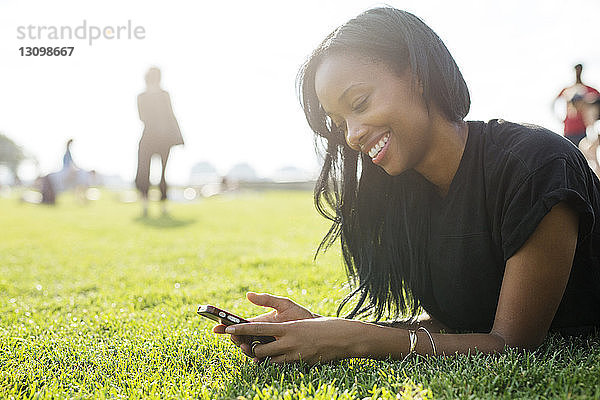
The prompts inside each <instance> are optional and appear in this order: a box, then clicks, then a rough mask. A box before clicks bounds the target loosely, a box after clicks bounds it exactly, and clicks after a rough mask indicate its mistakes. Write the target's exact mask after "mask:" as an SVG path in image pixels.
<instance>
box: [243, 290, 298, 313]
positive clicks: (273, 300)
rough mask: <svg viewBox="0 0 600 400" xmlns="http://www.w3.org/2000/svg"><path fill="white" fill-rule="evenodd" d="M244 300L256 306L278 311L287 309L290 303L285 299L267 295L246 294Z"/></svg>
mask: <svg viewBox="0 0 600 400" xmlns="http://www.w3.org/2000/svg"><path fill="white" fill-rule="evenodd" d="M246 298H247V299H248V300H250V302H252V303H254V304H256V305H257V306H262V307H270V308H274V309H276V310H278V311H282V309H285V308H287V307H289V306H290V304H291V303H292V301H291V300H290V299H288V298H287V297H280V296H273V295H272V294H268V293H254V292H248V293H246Z"/></svg>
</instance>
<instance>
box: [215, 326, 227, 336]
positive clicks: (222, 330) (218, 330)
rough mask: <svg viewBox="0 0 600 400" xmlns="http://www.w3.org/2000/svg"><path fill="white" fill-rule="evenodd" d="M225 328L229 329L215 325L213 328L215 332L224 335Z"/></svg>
mask: <svg viewBox="0 0 600 400" xmlns="http://www.w3.org/2000/svg"><path fill="white" fill-rule="evenodd" d="M225 328H227V327H226V326H225V325H223V324H219V325H215V326H214V327H213V332H214V333H219V334H223V333H225Z"/></svg>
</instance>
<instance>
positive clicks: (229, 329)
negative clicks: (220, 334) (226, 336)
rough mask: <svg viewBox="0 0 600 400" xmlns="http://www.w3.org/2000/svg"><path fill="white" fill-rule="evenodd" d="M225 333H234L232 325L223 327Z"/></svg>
mask: <svg viewBox="0 0 600 400" xmlns="http://www.w3.org/2000/svg"><path fill="white" fill-rule="evenodd" d="M225 333H235V328H234V327H233V326H228V327H227V328H225Z"/></svg>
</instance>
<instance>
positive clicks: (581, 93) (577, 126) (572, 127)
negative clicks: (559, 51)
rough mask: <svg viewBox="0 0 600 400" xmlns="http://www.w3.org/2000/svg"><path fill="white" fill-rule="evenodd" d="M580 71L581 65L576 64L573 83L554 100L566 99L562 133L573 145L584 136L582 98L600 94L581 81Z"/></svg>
mask: <svg viewBox="0 0 600 400" xmlns="http://www.w3.org/2000/svg"><path fill="white" fill-rule="evenodd" d="M582 71H583V65H581V64H577V65H576V66H575V83H574V84H573V85H571V86H569V87H566V88H564V89H563V90H561V91H560V93H559V94H558V96H557V97H556V100H558V99H562V100H564V101H566V107H567V110H566V115H565V119H564V124H565V127H564V135H565V137H566V138H567V139H569V140H570V141H571V142H573V144H575V146H578V145H579V142H580V141H581V139H583V138H584V137H585V128H586V124H585V121H584V119H583V112H582V108H583V104H582V101H583V99H584V98H589V97H590V96H595V97H597V96H600V93H599V92H598V91H597V90H596V89H594V88H593V87H591V86H587V85H585V84H584V83H583V81H582V80H581V73H582ZM555 102H556V101H555Z"/></svg>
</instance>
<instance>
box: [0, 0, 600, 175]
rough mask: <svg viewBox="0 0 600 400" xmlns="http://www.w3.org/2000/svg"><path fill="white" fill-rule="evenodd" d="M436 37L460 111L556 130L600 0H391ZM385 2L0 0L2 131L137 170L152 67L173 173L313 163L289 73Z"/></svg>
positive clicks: (592, 51) (596, 73)
mask: <svg viewBox="0 0 600 400" xmlns="http://www.w3.org/2000/svg"><path fill="white" fill-rule="evenodd" d="M386 4H389V5H392V6H395V7H398V8H402V9H406V10H408V11H411V12H413V13H414V14H416V15H417V16H419V17H421V18H422V19H423V20H424V21H425V22H426V23H427V24H428V25H429V26H430V27H432V28H433V30H434V31H436V32H437V34H438V35H439V36H440V37H441V38H442V40H443V41H444V42H445V43H446V45H447V47H448V48H449V50H450V52H451V53H452V54H453V56H454V57H455V59H456V61H457V63H458V65H459V67H460V68H461V70H462V72H463V75H464V77H465V80H466V81H467V84H468V85H469V88H470V91H471V100H472V106H471V112H470V114H469V115H468V117H467V118H468V119H472V120H473V119H479V120H488V119H491V118H498V117H501V118H505V119H507V120H512V121H515V122H531V123H536V124H539V125H543V126H546V127H548V128H550V129H552V130H554V131H559V132H560V131H561V130H562V125H561V123H560V121H559V120H558V119H557V118H556V116H555V115H554V114H553V112H552V108H551V104H552V100H553V98H554V97H555V96H556V95H557V94H558V92H559V91H560V89H561V88H563V87H564V86H567V85H569V84H571V83H572V81H573V80H574V73H573V65H575V64H576V63H578V62H581V63H583V64H584V73H583V79H584V82H585V83H588V84H590V85H592V86H595V87H597V88H598V87H600V51H599V49H600V47H599V45H598V43H599V39H600V34H599V30H598V27H599V26H600V24H599V23H598V22H599V19H600V2H599V1H597V0H583V1H568V2H567V1H559V0H554V1H549V0H545V1H542V0H539V1H535V0H532V1H523V0H504V1H476V0H473V1H467V0H454V1H447V0H439V1H424V0H421V1H394V0H388V1H387V3H386ZM378 5H382V3H378V2H373V1H369V0H365V1H362V0H350V1H349V0H346V1H342V0H339V1H328V0H298V1H243V0H229V1H224V2H220V1H212V2H208V1H192V0H189V1H188V0H179V1H166V0H165V1H147V0H145V1H140V0H136V1H123V0H120V1H115V0H104V1H81V0H79V1H66V0H53V1H47V0H37V1H27V0H19V1H17V0H0V132H3V133H4V134H6V135H8V136H9V137H11V138H12V139H13V140H14V141H16V142H17V143H18V144H19V145H22V146H24V147H25V148H26V149H27V150H29V151H30V152H31V153H33V154H34V155H35V156H36V157H37V158H38V160H39V161H40V168H41V172H43V173H48V172H51V171H53V170H56V169H58V168H59V167H60V165H61V162H62V154H63V151H64V145H65V142H66V140H67V139H68V138H74V139H75V142H74V145H73V157H74V159H75V161H76V163H77V164H79V165H80V166H81V167H83V168H87V169H96V170H98V171H99V172H101V173H105V174H119V175H121V176H122V177H123V178H124V179H127V180H131V179H133V177H134V175H135V167H136V157H137V142H138V140H139V137H140V135H141V132H142V124H141V122H140V121H139V119H138V115H137V106H136V96H137V94H138V93H140V92H141V91H143V90H144V87H145V84H144V74H145V72H146V70H147V69H148V67H150V66H152V65H155V66H158V67H160V68H161V69H162V72H163V81H162V82H163V88H164V89H165V90H167V91H169V93H170V94H171V98H172V100H173V108H174V111H175V115H176V117H177V119H178V121H179V124H180V127H181V131H182V134H183V136H184V139H185V141H186V145H185V147H178V148H175V149H174V150H173V151H172V156H171V159H170V161H169V170H168V178H169V179H170V180H171V182H176V183H184V182H185V181H186V180H187V178H188V176H189V171H190V168H191V167H192V166H193V165H194V164H195V163H196V162H199V161H208V162H211V163H212V164H214V165H215V166H216V167H217V169H218V170H219V171H220V172H221V173H226V172H227V171H228V170H229V168H231V167H232V166H233V165H234V164H236V163H239V162H248V163H249V164H251V165H252V166H253V167H254V168H255V169H256V170H257V171H258V173H259V174H261V175H269V174H270V173H272V172H273V171H274V170H276V169H278V168H281V167H283V166H289V165H294V166H297V167H300V168H304V169H315V168H316V166H317V161H316V157H315V155H314V151H313V142H312V134H311V132H310V131H309V129H308V126H307V124H306V122H305V120H304V115H303V113H302V110H301V108H300V106H299V103H298V100H297V98H296V90H295V77H296V72H297V70H298V68H299V66H300V65H301V63H302V62H303V61H304V60H305V58H306V56H307V55H308V54H309V53H310V52H311V50H312V49H313V48H314V47H315V46H316V45H317V44H318V43H319V42H320V41H321V40H322V39H323V37H324V36H325V35H326V34H328V33H329V32H330V31H331V30H333V29H334V28H335V27H336V26H338V25H339V24H341V23H343V22H345V21H346V20H348V19H349V18H351V17H354V16H355V15H356V14H358V13H359V12H361V11H363V10H365V9H367V8H370V7H373V6H378ZM84 19H86V20H87V23H88V25H96V26H101V27H103V26H117V25H126V24H127V21H128V20H131V21H132V23H133V25H134V26H143V27H144V28H145V31H146V38H145V39H144V40H120V41H115V40H113V41H108V40H98V41H96V42H95V43H94V44H93V45H92V46H89V45H88V44H87V42H85V41H80V40H64V41H60V40H51V41H39V40H18V39H17V27H18V26H27V25H46V26H48V25H54V26H60V25H69V26H72V27H73V28H75V27H77V26H79V25H81V24H82V22H83V20H84ZM36 45H37V46H41V45H52V46H75V51H74V54H73V56H72V57H35V58H34V57H21V56H20V55H19V51H18V49H19V47H21V46H36Z"/></svg>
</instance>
